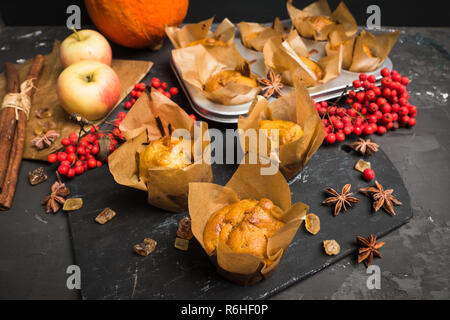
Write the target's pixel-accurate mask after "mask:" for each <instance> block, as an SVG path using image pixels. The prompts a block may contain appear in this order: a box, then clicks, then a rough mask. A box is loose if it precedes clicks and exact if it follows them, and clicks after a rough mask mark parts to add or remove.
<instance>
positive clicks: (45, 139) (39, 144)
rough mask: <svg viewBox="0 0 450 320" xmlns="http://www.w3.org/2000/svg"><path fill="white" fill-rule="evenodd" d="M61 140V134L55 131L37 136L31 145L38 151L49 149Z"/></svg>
mask: <svg viewBox="0 0 450 320" xmlns="http://www.w3.org/2000/svg"><path fill="white" fill-rule="evenodd" d="M58 138H59V133H58V132H56V131H55V130H49V131H47V132H46V133H43V134H41V135H40V136H37V137H36V138H34V139H33V140H31V145H32V146H34V147H35V148H36V149H38V150H42V149H45V148H48V147H50V146H51V145H52V143H53V142H54V141H55V140H56V139H58Z"/></svg>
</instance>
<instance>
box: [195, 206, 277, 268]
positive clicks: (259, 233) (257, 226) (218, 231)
mask: <svg viewBox="0 0 450 320" xmlns="http://www.w3.org/2000/svg"><path fill="white" fill-rule="evenodd" d="M281 213H282V210H281V209H280V208H279V207H277V206H275V205H274V204H273V202H272V201H270V200H269V199H264V198H263V199H261V200H259V201H258V200H251V199H245V200H241V201H239V202H236V203H233V204H230V205H228V206H226V207H224V208H222V209H220V210H218V211H217V212H215V213H214V214H213V215H212V216H211V217H210V218H209V219H208V222H207V224H206V227H205V230H204V231H203V241H204V244H205V248H206V250H207V252H208V253H212V252H214V251H215V250H216V248H217V245H218V243H219V240H220V241H223V242H224V243H226V244H227V245H228V247H229V248H230V249H231V250H233V251H234V252H237V253H250V254H253V255H255V256H257V257H260V258H262V259H263V261H264V262H265V263H266V265H270V264H271V263H272V261H271V260H270V259H269V258H268V257H267V239H268V238H270V237H271V236H273V235H274V234H275V233H276V232H277V231H278V230H280V229H281V228H282V227H283V226H284V222H282V221H280V220H278V218H277V217H279V216H280V214H281Z"/></svg>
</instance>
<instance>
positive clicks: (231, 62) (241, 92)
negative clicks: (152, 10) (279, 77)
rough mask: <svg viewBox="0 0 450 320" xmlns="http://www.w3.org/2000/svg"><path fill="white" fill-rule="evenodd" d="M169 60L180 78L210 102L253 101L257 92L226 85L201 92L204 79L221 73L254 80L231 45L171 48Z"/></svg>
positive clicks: (252, 89) (258, 89)
mask: <svg viewBox="0 0 450 320" xmlns="http://www.w3.org/2000/svg"><path fill="white" fill-rule="evenodd" d="M172 59H173V61H174V62H175V64H176V65H177V67H178V69H179V70H180V73H181V76H182V77H183V79H184V80H185V81H186V82H188V83H190V84H191V85H193V86H194V87H195V88H197V89H198V90H200V91H201V92H202V94H203V95H205V97H206V98H207V99H209V100H211V101H213V102H217V103H221V104H224V105H236V104H241V103H245V102H249V101H251V100H253V98H254V97H255V96H256V95H257V94H258V92H259V91H260V90H261V88H260V87H255V88H253V87H249V86H246V85H242V84H238V83H228V84H227V85H225V86H224V87H221V88H220V89H218V90H216V91H213V92H207V91H205V90H204V86H205V84H206V82H207V81H208V79H209V78H210V77H211V76H213V75H214V74H216V73H218V72H220V71H223V70H237V71H240V72H241V73H242V74H243V75H245V76H248V77H252V78H256V76H255V75H253V74H252V73H251V71H250V64H249V62H248V61H247V60H245V59H244V58H243V57H242V56H241V54H240V53H239V51H238V50H237V49H236V45H235V44H233V45H230V46H228V47H211V48H209V49H207V48H205V47H204V46H202V45H195V46H191V47H186V48H181V49H174V50H172Z"/></svg>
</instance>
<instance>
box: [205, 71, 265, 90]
mask: <svg viewBox="0 0 450 320" xmlns="http://www.w3.org/2000/svg"><path fill="white" fill-rule="evenodd" d="M229 83H238V84H241V85H245V86H248V87H252V88H256V87H257V86H258V83H257V82H256V80H255V79H253V78H250V77H246V76H244V75H242V74H241V73H240V72H239V71H236V70H223V71H220V72H217V73H216V74H214V75H212V76H211V77H210V78H209V79H208V81H206V83H205V91H207V92H214V91H216V90H218V89H220V88H222V87H224V86H226V85H227V84H229Z"/></svg>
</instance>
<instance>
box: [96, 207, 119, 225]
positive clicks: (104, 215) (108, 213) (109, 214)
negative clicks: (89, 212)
mask: <svg viewBox="0 0 450 320" xmlns="http://www.w3.org/2000/svg"><path fill="white" fill-rule="evenodd" d="M115 216H116V212H115V211H114V210H111V209H110V208H106V209H104V210H103V211H102V212H100V213H99V214H98V216H97V217H96V218H95V221H97V222H98V223H100V224H105V223H107V222H108V221H109V220H111V219H112V218H114V217H115Z"/></svg>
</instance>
